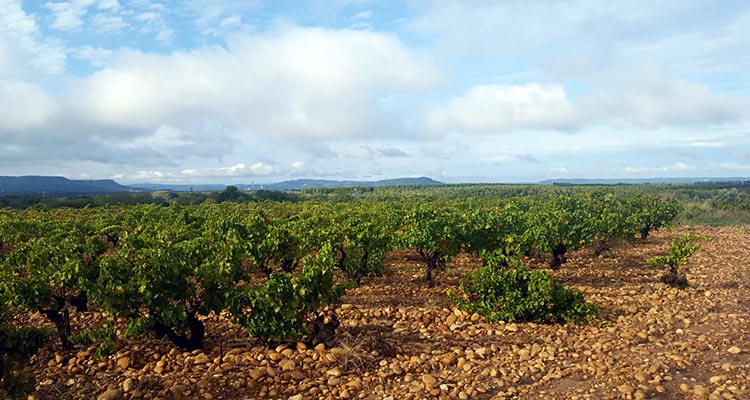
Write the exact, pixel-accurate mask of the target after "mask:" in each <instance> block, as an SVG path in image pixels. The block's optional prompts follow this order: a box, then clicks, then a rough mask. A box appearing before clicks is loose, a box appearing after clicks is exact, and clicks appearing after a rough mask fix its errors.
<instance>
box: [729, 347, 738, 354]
mask: <svg viewBox="0 0 750 400" xmlns="http://www.w3.org/2000/svg"><path fill="white" fill-rule="evenodd" d="M727 352H728V353H729V354H740V353H742V349H740V348H739V347H737V346H732V347H730V348H729V349H728V350H727Z"/></svg>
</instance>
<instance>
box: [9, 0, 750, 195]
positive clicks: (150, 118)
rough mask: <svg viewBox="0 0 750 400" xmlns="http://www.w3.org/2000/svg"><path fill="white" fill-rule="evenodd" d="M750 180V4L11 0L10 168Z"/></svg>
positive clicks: (196, 178)
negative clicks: (735, 177)
mask: <svg viewBox="0 0 750 400" xmlns="http://www.w3.org/2000/svg"><path fill="white" fill-rule="evenodd" d="M31 174H40V175H63V176H67V177H70V178H114V179H117V180H118V181H120V182H124V183H134V182H174V183H199V182H206V183H208V182H221V183H240V182H243V183H251V182H270V181H279V180H286V179H294V178H324V179H367V180H374V179H383V178H393V177H403V176H429V177H432V178H435V179H438V180H443V181H446V182H518V181H536V180H541V179H547V178H557V177H562V178H565V177H568V178H572V177H584V178H607V177H608V178H637V177H657V176H659V177H662V176H666V177H679V176H693V177H694V176H743V177H748V176H750V2H747V1H746V0H737V1H733V0H722V1H715V0H705V1H704V0H664V1H660V0H647V1H646V0H628V1H624V0H622V1H620V0H613V1H600V0H580V1H579V0H565V1H563V0H560V1H553V0H539V1H527V0H504V1H499V0H498V1H491V0H489V1H480V0H477V1H464V0H460V1H451V0H441V1H421V0H414V1H404V2H396V1H366V0H350V1H345V0H318V1H310V2H301V1H296V0H268V1H262V0H249V1H248V0H213V1H202V0H182V1H177V0H175V1H169V0H162V1H148V0H70V1H55V0H51V1H44V0H38V1H37V0H0V175H31Z"/></svg>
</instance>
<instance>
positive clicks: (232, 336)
mask: <svg viewBox="0 0 750 400" xmlns="http://www.w3.org/2000/svg"><path fill="white" fill-rule="evenodd" d="M679 210H680V207H679V206H678V203H677V202H676V201H675V200H673V199H671V198H664V197H658V196H653V195H649V194H634V193H613V192H611V191H606V190H589V191H571V190H557V191H552V190H549V191H540V192H537V193H535V194H534V195H532V196H528V195H523V194H522V195H518V196H505V197H502V198H499V197H491V196H479V197H473V198H469V199H466V198H456V199H448V198H445V196H442V197H441V198H438V199H429V198H418V199H413V198H411V199H404V198H401V199H394V198H386V197H379V198H374V197H373V198H366V199H362V200H354V201H303V202H295V203H291V202H272V201H261V202H256V203H250V204H237V203H232V202H224V203H221V204H216V203H215V202H213V201H210V200H209V201H204V202H202V203H201V204H195V205H179V204H176V203H175V202H173V203H171V204H168V205H153V204H149V205H135V206H104V207H93V208H82V209H72V208H55V209H52V210H33V209H27V210H0V268H1V270H0V296H1V297H2V298H3V305H4V309H3V310H2V317H3V325H2V331H0V335H2V342H3V346H4V347H3V360H2V364H0V368H2V370H1V371H0V372H2V376H3V385H2V386H3V388H2V389H0V390H2V392H0V393H5V394H7V395H8V396H19V397H25V396H26V394H27V393H36V394H34V395H33V396H36V398H39V399H42V398H65V399H68V398H69V399H78V398H81V399H84V398H101V399H116V398H127V399H131V398H132V399H140V398H143V399H156V398H162V399H166V398H174V399H181V398H185V399H193V398H194V399H212V398H243V397H244V398H293V397H295V398H298V399H302V398H384V397H388V396H393V397H392V398H423V397H443V398H492V397H493V396H497V397H498V398H505V397H507V398H513V397H518V398H529V397H531V396H532V395H534V396H535V397H537V398H574V396H578V398H619V397H623V398H680V397H679V396H685V397H684V398H692V397H690V396H694V395H695V396H698V397H701V396H702V397H703V398H708V396H709V395H719V396H724V397H721V398H743V396H746V395H750V391H749V390H748V387H747V385H748V382H747V381H746V380H745V381H736V378H733V376H741V375H742V374H743V373H744V374H745V376H747V372H748V371H747V368H746V367H740V366H741V365H743V364H742V361H747V359H746V357H745V355H746V352H747V350H748V343H747V338H746V337H745V336H743V337H742V338H740V342H739V343H729V339H726V338H722V336H721V335H716V337H714V338H708V337H707V334H708V332H709V331H707V330H705V329H707V328H706V327H703V328H702V329H704V330H702V331H697V332H693V333H695V334H694V335H693V333H691V331H690V328H691V327H693V326H694V325H692V323H691V322H690V321H691V320H692V319H694V318H698V316H699V315H703V314H701V313H703V312H705V309H708V308H709V307H708V306H705V305H698V304H693V303H691V302H693V301H695V300H696V298H697V299H699V300H705V299H708V300H706V301H713V300H711V296H712V295H713V296H715V294H712V293H719V292H720V290H718V291H716V290H705V289H703V291H701V292H700V293H698V292H696V289H691V287H692V286H694V285H693V284H692V282H691V279H693V277H695V279H696V280H697V281H696V282H697V285H698V287H702V286H706V285H709V284H716V285H719V284H722V285H724V286H721V288H720V289H721V290H727V291H731V289H737V287H738V286H731V285H730V284H729V283H731V282H743V281H742V279H744V278H745V277H747V271H745V272H742V273H740V275H739V277H738V278H737V280H727V281H726V282H718V283H717V282H710V281H711V279H714V276H713V275H712V274H711V268H712V266H711V265H705V266H704V265H700V267H695V266H694V267H695V271H699V273H691V275H686V272H685V271H686V269H685V267H684V266H685V265H686V264H688V263H690V265H693V264H695V263H693V262H691V261H690V257H691V256H693V254H695V253H696V251H698V249H700V248H704V249H710V248H712V246H716V242H717V240H723V239H722V238H724V239H726V240H730V239H727V238H731V240H736V236H737V235H740V237H741V238H740V239H739V242H742V240H745V239H746V237H747V234H745V233H744V232H739V230H738V229H737V228H723V229H718V228H705V229H704V231H701V232H697V233H700V234H703V236H701V235H698V234H693V233H692V232H691V233H690V234H688V235H682V236H679V237H678V235H676V233H674V232H666V230H665V229H662V228H666V227H669V226H670V225H672V223H673V221H674V220H675V218H676V217H677V215H678V212H679ZM712 229H713V230H712ZM680 230H685V228H680ZM657 231H658V232H657ZM706 232H708V233H706ZM738 232H739V233H738ZM681 233H687V232H681ZM742 235H744V236H742ZM704 236H707V237H711V238H712V240H711V241H708V240H709V239H708V238H706V237H704ZM742 238H745V239H742ZM671 239H675V240H674V242H670V240H671ZM745 242H747V240H745ZM670 246H671V247H670ZM743 249H744V247H743ZM706 251H707V250H706ZM706 251H702V252H698V253H697V255H696V257H701V256H702V255H703V253H704V252H706ZM742 251H747V250H742ZM646 255H647V256H646ZM638 257H640V258H638ZM670 257H671V258H670ZM636 259H637V260H636ZM647 260H651V261H650V262H649V263H650V264H652V265H651V266H649V265H647V264H648V263H647ZM691 271H692V270H691ZM700 274H706V276H702V275H700ZM742 274H744V275H742ZM623 280H624V282H625V283H623ZM707 282H709V283H707ZM744 282H747V280H745V281H744ZM727 285H729V286H727ZM734 285H745V283H735V284H734ZM610 286H611V287H610ZM684 287H687V289H682V288H684ZM613 288H615V289H616V291H613ZM735 291H736V290H735ZM628 298H629V299H630V300H632V302H631V303H627V302H625V300H627V299H628ZM732 299H734V297H733V298H732ZM722 304H723V303H722ZM722 304H719V305H715V306H714V307H716V310H715V311H714V313H719V312H725V313H733V314H735V317H736V316H737V315H739V316H740V317H742V316H743V315H744V318H746V317H747V304H746V302H745V303H742V300H741V299H740V298H737V299H736V301H735V303H734V304H730V303H727V304H729V305H722ZM730 306H731V307H733V308H732V310H727V309H724V308H727V307H730ZM738 321H739V322H740V323H743V324H745V327H746V328H748V329H747V330H748V331H750V326H748V325H750V324H749V323H748V322H747V320H746V319H742V318H739V319H738ZM634 322H637V324H641V325H642V329H641V328H639V329H636V330H633V329H631V324H632V323H634ZM675 332H677V333H675ZM675 335H682V336H679V337H676V336H675ZM595 338H598V339H602V340H601V341H600V340H598V339H595ZM683 338H684V339H683ZM672 339H674V340H672ZM715 339H716V340H718V339H721V340H722V341H721V342H720V343H718V344H714V343H715V342H714V340H715ZM725 342H726V343H725ZM712 346H716V347H717V348H716V349H715V348H714V347H712ZM718 347H721V349H718ZM693 348H697V349H698V350H700V351H705V352H708V351H709V350H711V351H713V350H716V351H722V352H724V353H726V354H725V355H726V357H733V359H732V360H733V361H737V362H736V363H731V362H729V361H727V360H728V358H727V360H723V359H720V360H718V361H715V362H716V363H718V364H719V365H720V368H719V372H715V373H714V372H711V374H712V375H711V376H710V378H706V379H709V381H708V382H706V383H701V382H697V381H695V379H697V378H699V377H698V376H695V377H693V379H694V380H693V381H690V380H689V379H688V380H687V381H685V382H683V381H681V380H680V378H681V377H678V376H675V373H674V371H678V372H677V375H679V371H680V370H689V369H690V368H689V367H696V368H697V366H698V364H700V361H698V360H697V359H696V358H695V356H694V355H691V354H686V353H689V352H690V350H691V349H693ZM725 348H726V349H725ZM727 349H728V350H727ZM631 350H632V351H634V352H637V351H645V353H644V354H647V355H649V356H647V357H646V358H648V357H651V356H653V357H652V358H651V359H640V361H637V364H633V363H634V361H633V360H632V359H631V358H630V356H629V355H628V354H627V353H628V352H630V351H631ZM35 352H36V355H33V354H34V353H35ZM667 353H669V354H667ZM672 355H679V357H677V356H674V357H673V356H672ZM642 358H643V357H642ZM719 361H721V362H719ZM744 365H747V363H746V362H745V363H744ZM702 368H703V369H704V370H706V371H713V367H711V366H708V365H706V366H704V367H702ZM742 368H744V370H743V369H742ZM633 373H637V374H636V375H633ZM705 373H708V372H705ZM667 376H668V377H669V379H668V378H667ZM717 377H718V378H717ZM618 379H619V380H618ZM682 385H686V387H682ZM709 388H712V389H711V390H710V391H709V390H708V389H709ZM714 389H715V390H714ZM703 391H705V393H704V392H703Z"/></svg>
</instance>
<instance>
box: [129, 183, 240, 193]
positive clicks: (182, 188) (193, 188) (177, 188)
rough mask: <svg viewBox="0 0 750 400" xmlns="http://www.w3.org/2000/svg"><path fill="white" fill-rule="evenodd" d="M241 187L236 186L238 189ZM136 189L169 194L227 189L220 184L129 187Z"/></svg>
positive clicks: (164, 184)
mask: <svg viewBox="0 0 750 400" xmlns="http://www.w3.org/2000/svg"><path fill="white" fill-rule="evenodd" d="M240 186H241V185H237V187H238V188H239V187H240ZM130 187H133V188H136V189H143V190H148V191H151V192H153V191H156V190H166V191H170V192H220V191H222V190H224V189H226V188H227V185H220V184H215V185H212V184H197V185H170V184H166V183H137V184H134V185H130Z"/></svg>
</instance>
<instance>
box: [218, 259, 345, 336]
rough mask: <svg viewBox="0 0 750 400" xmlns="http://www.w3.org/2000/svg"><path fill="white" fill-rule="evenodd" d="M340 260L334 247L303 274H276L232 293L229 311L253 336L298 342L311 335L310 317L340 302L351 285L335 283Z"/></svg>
mask: <svg viewBox="0 0 750 400" xmlns="http://www.w3.org/2000/svg"><path fill="white" fill-rule="evenodd" d="M335 264H336V258H335V255H334V252H333V250H332V248H331V246H330V245H325V246H323V248H322V249H321V250H320V251H319V252H318V254H317V255H316V257H314V258H313V257H311V256H308V257H307V258H305V260H304V261H303V267H302V271H300V273H299V275H297V276H292V274H291V273H286V272H273V273H271V275H270V276H269V279H268V281H266V282H265V283H264V284H263V285H261V286H250V285H244V286H239V287H237V288H236V289H235V290H233V291H232V292H230V293H229V295H228V301H229V311H230V313H231V315H232V318H233V319H234V320H235V321H237V323H238V324H239V325H240V326H242V327H244V328H245V329H247V331H248V333H249V334H250V336H254V337H259V338H262V339H265V340H269V341H273V340H290V339H291V340H294V339H297V338H298V337H299V335H300V334H303V333H306V332H308V322H309V321H310V319H311V318H310V317H311V316H312V315H313V314H314V313H315V312H316V311H317V310H318V309H320V308H322V307H324V306H325V305H327V304H330V303H332V302H334V301H336V300H338V298H339V297H341V295H343V294H344V291H345V290H346V288H347V286H345V285H343V284H335V283H334V282H333V269H334V267H335Z"/></svg>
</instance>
